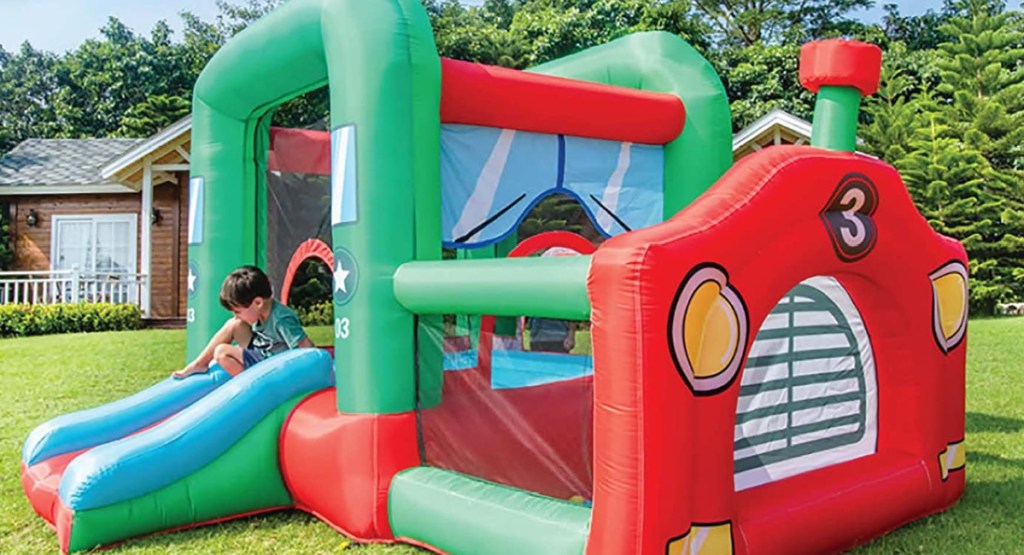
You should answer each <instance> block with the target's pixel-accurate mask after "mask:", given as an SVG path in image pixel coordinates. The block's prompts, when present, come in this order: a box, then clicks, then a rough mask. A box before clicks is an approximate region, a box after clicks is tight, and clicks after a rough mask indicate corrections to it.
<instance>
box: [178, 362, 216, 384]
mask: <svg viewBox="0 0 1024 555" xmlns="http://www.w3.org/2000/svg"><path fill="white" fill-rule="evenodd" d="M207 370H209V368H204V367H202V366H197V365H193V364H189V365H188V366H186V367H185V368H184V369H182V370H178V371H177V372H175V373H173V374H171V376H172V377H173V378H174V379H176V380H180V379H182V378H186V377H188V376H191V375H192V374H202V373H203V372H206V371H207Z"/></svg>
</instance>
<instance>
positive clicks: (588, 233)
mask: <svg viewBox="0 0 1024 555" xmlns="http://www.w3.org/2000/svg"><path fill="white" fill-rule="evenodd" d="M545 231H571V232H573V233H578V234H581V235H583V236H584V237H587V238H588V239H590V240H592V241H594V240H598V239H599V238H600V237H601V235H600V233H598V232H597V231H596V230H595V229H594V225H593V224H592V223H591V221H590V217H589V216H587V213H586V211H585V210H583V207H582V206H581V205H580V203H579V202H577V201H576V199H574V198H572V197H569V196H566V195H551V196H548V197H545V198H544V199H543V200H541V201H540V202H539V203H537V206H534V207H533V209H532V210H530V212H529V213H528V214H527V215H526V217H525V218H524V219H523V221H522V223H520V224H519V237H518V239H519V240H520V241H523V240H525V239H527V238H529V237H533V236H534V235H537V234H539V233H544V232H545Z"/></svg>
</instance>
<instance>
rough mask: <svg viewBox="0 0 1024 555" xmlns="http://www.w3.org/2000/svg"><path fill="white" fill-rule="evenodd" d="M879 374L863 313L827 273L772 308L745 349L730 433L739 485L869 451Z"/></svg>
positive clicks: (874, 436)
mask: <svg viewBox="0 0 1024 555" xmlns="http://www.w3.org/2000/svg"><path fill="white" fill-rule="evenodd" d="M877 410H878V400H877V382H876V379H875V362H874V357H873V355H872V350H871V343H870V339H869V337H868V333H867V329H866V328H865V327H864V321H863V320H862V319H861V317H860V313H859V312H858V311H857V308H856V306H855V305H854V304H853V301H852V299H851V298H850V296H849V294H848V293H847V292H846V290H845V289H843V287H842V285H840V284H839V282H838V281H837V280H835V279H834V278H831V277H822V276H818V277H813V278H810V279H808V280H805V281H803V282H802V283H800V284H799V285H797V286H796V287H794V288H793V289H792V290H790V291H789V293H787V294H786V295H785V296H784V297H783V298H782V299H781V300H780V301H779V303H778V304H777V305H776V306H775V308H774V309H772V312H771V314H769V316H768V318H766V319H765V321H764V323H763V324H762V326H761V329H760V330H759V331H758V334H757V337H756V338H755V340H754V344H753V346H752V347H751V350H750V355H749V357H748V359H747V364H746V367H745V368H744V370H743V375H742V381H741V385H740V397H739V401H738V404H737V413H736V427H735V435H734V440H735V443H734V452H733V453H734V454H733V460H734V483H735V487H736V490H737V491H739V490H743V489H747V488H751V487H755V486H758V485H762V484H766V483H769V482H773V481H776V480H780V479H782V478H787V477H789V476H793V475H796V474H800V473H803V472H807V471H810V470H815V469H818V468H823V467H826V466H831V465H833V464H838V463H841V462H845V461H848V460H851V459H855V458H858V457H862V456H865V455H870V454H872V453H874V452H875V448H876V439H877V435H878V431H877Z"/></svg>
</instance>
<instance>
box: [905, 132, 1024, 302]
mask: <svg viewBox="0 0 1024 555" xmlns="http://www.w3.org/2000/svg"><path fill="white" fill-rule="evenodd" d="M928 119H929V121H930V125H928V126H926V127H923V128H920V129H918V131H917V133H916V134H915V137H914V138H913V140H912V141H911V147H912V152H911V153H910V154H909V155H908V156H907V157H906V158H904V159H903V160H902V161H901V164H900V166H902V167H899V169H900V172H901V174H902V175H903V177H904V180H905V182H906V183H907V187H908V189H909V190H910V193H911V196H912V197H913V198H914V201H915V203H916V204H917V207H918V209H919V210H920V211H921V214H922V215H923V216H924V217H925V218H926V219H927V220H928V222H929V223H930V224H931V225H932V227H933V228H934V229H935V230H936V231H937V232H939V233H942V234H943V235H948V236H950V237H955V238H957V239H959V240H960V241H962V242H963V244H964V247H965V248H966V249H967V253H968V257H969V258H970V265H971V309H972V311H973V312H974V313H976V314H992V313H993V312H994V310H995V306H996V303H998V302H1001V301H1007V300H1010V299H1013V298H1021V296H1022V295H1024V284H1022V282H1021V280H1020V279H1019V277H1020V276H1018V275H1017V274H1018V273H1019V272H1020V269H1019V268H1020V264H1019V261H1020V259H1021V256H1022V255H1024V198H1022V197H1021V194H1020V186H1019V184H1016V183H1013V182H1011V181H1008V180H1006V179H1005V175H1004V174H1001V173H1000V172H998V171H994V170H993V168H992V167H991V165H990V164H989V163H988V161H987V160H986V159H985V157H984V156H983V155H982V154H981V152H980V151H978V150H977V149H976V148H974V147H973V146H972V145H970V144H969V143H966V142H965V141H963V140H961V139H960V138H958V137H957V133H956V132H955V130H954V128H953V127H952V126H950V125H949V124H948V123H946V122H945V121H943V117H942V115H941V113H938V112H933V113H932V114H930V115H929V116H928Z"/></svg>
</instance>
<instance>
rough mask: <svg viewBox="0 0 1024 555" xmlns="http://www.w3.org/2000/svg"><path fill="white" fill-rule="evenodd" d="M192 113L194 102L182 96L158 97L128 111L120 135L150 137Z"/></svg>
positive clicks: (122, 119) (122, 121)
mask: <svg viewBox="0 0 1024 555" xmlns="http://www.w3.org/2000/svg"><path fill="white" fill-rule="evenodd" d="M191 113H192V102H191V101H189V100H186V99H184V98H182V97H180V96H166V95H162V94H160V95H156V96H151V97H149V98H147V99H146V100H143V101H142V102H141V103H139V104H136V105H135V106H132V107H131V108H129V109H128V112H127V113H126V114H125V115H124V117H123V118H121V128H120V129H119V130H118V134H119V135H122V136H125V137H149V136H150V135H153V134H154V133H156V132H157V131H160V130H161V129H163V128H165V127H167V126H169V125H171V124H172V123H174V122H176V121H178V120H180V119H181V118H184V117H186V116H188V115H189V114H191Z"/></svg>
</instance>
